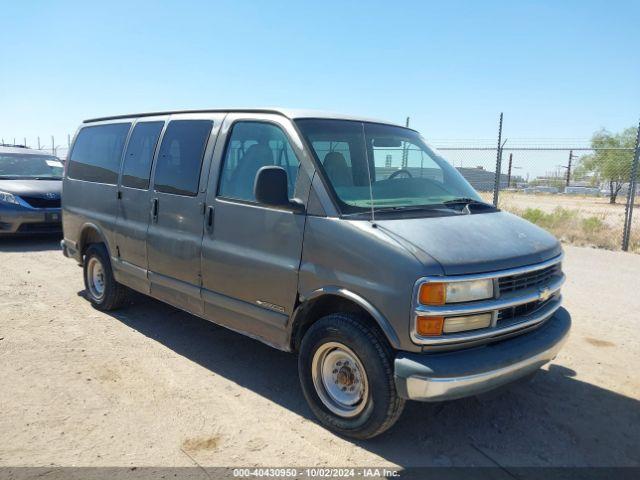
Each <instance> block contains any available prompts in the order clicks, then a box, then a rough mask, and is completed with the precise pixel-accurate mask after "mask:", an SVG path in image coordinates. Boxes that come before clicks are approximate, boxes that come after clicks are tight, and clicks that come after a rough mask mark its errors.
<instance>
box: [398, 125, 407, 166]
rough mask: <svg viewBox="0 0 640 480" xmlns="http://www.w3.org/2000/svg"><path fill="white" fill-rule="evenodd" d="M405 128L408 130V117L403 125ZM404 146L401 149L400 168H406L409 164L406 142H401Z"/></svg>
mask: <svg viewBox="0 0 640 480" xmlns="http://www.w3.org/2000/svg"><path fill="white" fill-rule="evenodd" d="M404 126H405V127H407V128H409V117H407V120H406V122H405V124H404ZM402 143H403V144H404V146H403V147H402V164H401V167H400V168H407V165H408V164H409V152H408V151H407V142H402Z"/></svg>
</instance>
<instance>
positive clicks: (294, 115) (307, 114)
mask: <svg viewBox="0 0 640 480" xmlns="http://www.w3.org/2000/svg"><path fill="white" fill-rule="evenodd" d="M218 112H219V113H236V112H241V113H275V114H278V115H283V116H285V117H287V118H289V119H291V120H295V119H299V118H330V119H335V120H353V121H359V122H372V123H383V124H387V125H396V126H402V125H399V124H397V123H394V122H388V121H386V120H378V119H372V118H365V117H358V116H353V115H345V114H342V113H333V112H325V111H320V110H298V109H291V108H275V107H274V108H207V109H202V110H168V111H163V112H145V113H132V114H129V115H113V116H110V117H98V118H90V119H88V120H85V121H84V122H83V123H92V122H101V121H105V120H119V119H124V118H139V117H152V116H157V115H175V114H180V113H218Z"/></svg>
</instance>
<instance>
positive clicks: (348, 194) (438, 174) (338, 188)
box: [296, 119, 482, 214]
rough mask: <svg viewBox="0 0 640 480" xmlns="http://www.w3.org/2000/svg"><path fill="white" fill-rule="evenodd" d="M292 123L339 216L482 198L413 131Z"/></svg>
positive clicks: (347, 124) (315, 121) (337, 123)
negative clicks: (314, 161)
mask: <svg viewBox="0 0 640 480" xmlns="http://www.w3.org/2000/svg"><path fill="white" fill-rule="evenodd" d="M296 124H297V125H298V127H299V129H300V130H301V132H302V134H303V136H304V137H305V139H306V140H307V142H308V143H309V145H311V147H312V148H313V151H314V153H315V155H316V158H317V160H318V162H319V163H320V165H321V166H322V169H323V170H324V175H325V178H326V179H327V180H328V181H329V183H330V184H331V188H332V189H333V191H334V193H335V195H336V197H337V199H338V203H339V205H340V209H341V210H342V213H343V214H350V213H359V212H367V211H371V209H372V207H373V209H375V210H376V211H378V210H380V211H382V210H385V211H388V210H392V211H395V210H409V209H410V210H415V209H420V208H424V209H428V208H434V207H443V208H444V207H450V206H451V205H452V204H454V203H456V202H457V201H458V200H460V201H461V203H465V202H467V203H468V202H481V201H482V200H481V198H480V197H479V196H478V194H477V193H476V191H475V190H474V189H473V187H472V186H471V185H470V184H469V183H468V182H467V181H466V180H465V179H464V177H462V175H461V174H460V173H459V172H458V171H457V170H456V169H455V168H454V167H452V166H451V165H450V164H449V163H448V162H447V161H446V160H445V159H444V158H442V157H441V156H440V155H438V154H437V153H436V152H435V151H434V150H433V149H431V148H429V147H428V146H427V144H426V143H425V141H424V140H423V139H422V138H421V136H420V135H419V134H418V133H417V132H415V131H414V130H410V129H408V128H402V127H395V126H391V125H383V124H377V123H366V122H355V121H347V120H319V119H301V120H297V122H296Z"/></svg>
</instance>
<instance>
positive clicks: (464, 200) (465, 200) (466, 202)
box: [442, 197, 498, 215]
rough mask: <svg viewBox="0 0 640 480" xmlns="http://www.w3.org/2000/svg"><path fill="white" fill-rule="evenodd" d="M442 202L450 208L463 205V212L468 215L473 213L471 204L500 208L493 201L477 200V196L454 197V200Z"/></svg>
mask: <svg viewBox="0 0 640 480" xmlns="http://www.w3.org/2000/svg"><path fill="white" fill-rule="evenodd" d="M442 204H443V205H444V206H446V207H449V208H452V207H454V206H456V205H463V207H462V212H463V213H466V214H467V215H468V214H470V213H471V211H470V210H469V207H470V206H476V207H483V208H487V209H491V210H497V209H498V208H497V207H496V206H495V205H493V204H491V203H486V202H481V201H480V200H477V199H475V198H470V197H460V198H454V199H452V200H447V201H446V202H442Z"/></svg>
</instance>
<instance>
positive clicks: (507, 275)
mask: <svg viewBox="0 0 640 480" xmlns="http://www.w3.org/2000/svg"><path fill="white" fill-rule="evenodd" d="M62 209H63V228H64V240H63V241H62V247H63V251H64V254H65V255H66V256H68V257H70V258H74V259H75V260H76V261H77V262H78V263H79V264H80V265H82V266H83V268H84V280H85V284H86V291H87V297H88V299H89V301H91V303H92V304H93V305H94V306H95V307H96V308H98V309H100V310H112V309H115V308H117V307H119V306H121V305H123V304H124V302H125V300H126V296H127V293H128V292H129V291H130V290H129V289H132V290H135V291H137V292H142V293H144V294H147V295H150V296H152V297H154V298H157V299H159V300H162V301H164V302H166V303H168V304H171V305H174V306H176V307H178V308H181V309H184V310H186V311H188V312H190V313H192V314H194V315H197V316H199V317H202V318H205V319H207V320H210V321H212V322H215V323H217V324H220V325H223V326H225V327H227V328H230V329H232V330H235V331H237V332H241V333H243V334H245V335H248V336H250V337H252V338H255V339H258V340H260V341H262V342H264V343H267V344H269V345H272V346H274V347H275V348H278V349H281V350H285V351H290V352H296V353H297V355H298V368H299V376H300V382H301V385H302V391H303V392H304V396H305V397H306V399H307V401H308V403H309V406H310V407H311V410H312V411H313V413H314V414H315V415H316V416H317V417H318V419H319V420H320V421H321V422H322V423H323V424H325V425H326V426H327V427H328V428H330V429H332V430H334V431H336V432H338V433H340V434H342V435H346V436H351V437H356V438H370V437H373V436H375V435H378V434H380V433H382V432H383V431H385V430H386V429H388V428H389V427H391V426H392V425H393V424H394V422H395V421H396V420H397V418H398V417H399V415H400V413H401V411H402V409H403V406H404V403H405V401H406V400H420V401H427V402H439V401H444V400H450V399H456V398H461V397H466V396H470V395H475V394H478V393H481V392H484V391H487V390H490V389H493V388H495V387H498V386H501V385H503V384H506V383H508V382H511V381H513V380H516V379H519V378H523V377H527V376H529V375H531V374H533V373H534V372H535V371H537V370H538V369H539V368H540V367H541V366H542V365H544V364H545V363H547V362H549V361H550V360H552V359H553V358H554V357H555V356H556V354H557V352H558V350H559V349H560V347H561V345H562V343H563V342H564V340H565V339H566V338H567V335H568V332H569V329H570V324H571V319H570V316H569V314H568V313H567V311H566V310H564V309H563V308H561V295H560V288H561V286H562V284H563V282H564V274H563V273H562V267H561V263H562V255H563V254H562V249H561V246H560V244H559V243H558V241H557V240H556V239H555V238H554V237H553V236H551V235H550V234H548V233H547V232H546V231H544V230H542V229H540V228H538V227H536V226H534V225H532V224H530V223H528V222H526V221H525V220H523V219H521V218H519V217H517V216H514V215H511V214H509V213H506V212H502V211H500V210H499V209H497V208H495V207H494V206H493V205H490V204H487V203H485V202H483V201H482V199H481V198H480V197H479V196H478V194H477V193H476V192H475V191H474V189H473V188H472V187H471V186H470V185H469V183H468V182H467V181H466V180H465V179H464V178H463V177H462V176H461V175H460V174H459V172H458V171H457V170H456V169H455V168H453V167H452V166H451V165H450V164H449V163H448V162H447V161H445V160H444V159H443V158H442V157H441V156H440V155H439V154H438V153H437V152H436V151H435V150H434V149H433V148H431V147H429V146H428V144H427V143H426V142H425V141H424V139H423V138H422V137H421V136H420V135H419V134H418V132H416V131H414V130H411V129H409V128H404V127H401V126H397V125H393V124H390V123H388V122H381V121H376V120H368V119H362V118H356V117H350V116H343V115H335V114H325V113H318V112H313V111H291V110H275V109H269V110H267V109H240V110H237V109H236V110H198V111H183V112H163V113H145V114H138V115H125V116H117V117H109V118H98V119H93V120H87V121H85V122H84V123H83V124H82V126H81V127H80V129H79V130H78V132H77V134H76V136H75V139H74V142H73V146H72V149H71V153H70V155H69V160H68V167H67V171H66V175H65V178H64V185H63V198H62Z"/></svg>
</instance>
